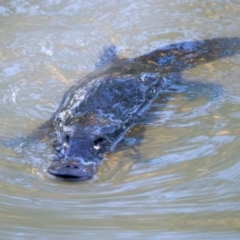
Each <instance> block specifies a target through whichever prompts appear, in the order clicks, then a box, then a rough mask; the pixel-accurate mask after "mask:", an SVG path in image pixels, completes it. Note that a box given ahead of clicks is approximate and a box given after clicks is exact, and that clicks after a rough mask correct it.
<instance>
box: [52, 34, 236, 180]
mask: <svg viewBox="0 0 240 240" xmlns="http://www.w3.org/2000/svg"><path fill="white" fill-rule="evenodd" d="M237 53H240V38H238V37H235V38H215V39H209V40H203V41H195V42H181V43H177V44H172V45H169V46H167V47H163V48H161V49H157V50H155V51H153V52H150V53H148V54H145V55H143V56H140V57H136V58H133V59H118V58H117V57H115V56H114V57H113V58H112V59H111V61H109V62H108V64H105V63H103V64H102V67H101V68H99V69H97V70H96V71H95V72H93V73H91V74H89V75H88V76H86V77H85V78H84V79H82V80H80V81H79V82H77V83H76V84H75V85H74V86H72V87H71V88H70V89H69V90H68V91H67V92H66V93H65V95H64V97H63V100H62V102H61V104H60V106H59V108H58V110H57V111H56V112H55V113H54V114H53V116H52V118H51V119H50V122H51V124H52V133H53V134H52V135H53V136H54V143H53V146H54V148H55V149H56V157H55V159H54V160H53V162H52V164H51V166H50V167H49V168H48V172H49V173H50V174H52V175H55V176H57V177H62V178H77V179H79V180H87V179H90V178H91V177H93V176H94V174H95V173H96V171H97V168H98V166H99V164H100V163H101V160H102V159H103V154H104V153H107V152H110V151H113V149H114V148H115V146H116V145H117V144H118V142H119V141H120V140H121V139H122V138H123V137H124V135H125V134H126V133H127V132H128V130H129V129H130V128H132V127H133V126H134V125H135V124H136V123H137V122H138V119H139V117H140V115H141V114H142V113H143V112H144V111H146V110H147V109H148V108H149V106H150V105H151V103H152V102H153V101H154V99H155V98H156V97H157V96H158V95H159V94H160V93H161V91H162V90H164V89H165V88H166V87H167V86H168V84H169V81H168V80H169V79H171V78H173V76H174V73H179V72H181V71H184V70H186V69H190V68H193V67H195V66H196V65H199V64H204V63H207V62H211V61H214V60H216V59H219V58H222V57H228V56H233V55H235V54H237ZM112 55H114V54H112Z"/></svg>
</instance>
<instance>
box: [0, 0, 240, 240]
mask: <svg viewBox="0 0 240 240" xmlns="http://www.w3.org/2000/svg"><path fill="white" fill-rule="evenodd" d="M239 22H240V4H239V3H238V1H233V0H232V1H231V0H228V1H227V0H226V1H224V0H223V1H215V2H210V1H207V0H206V1H204V0H203V1H197V0H192V1H190V0H186V1H177V0H173V1H170V2H166V1H163V0H160V1H156V0H155V1H154V0H152V1H151V0H148V1H146V0H145V1H142V0H139V1H128V0H126V1H100V0H99V1H96V0H94V1H80V0H78V1H76V0H75V1H71V0H67V1H66V0H65V1H63V0H55V1H54V0H45V1H43V0H42V1H34V0H31V1H30V0H24V1H17V0H12V1H2V2H1V4H0V24H1V28H0V31H1V35H0V68H1V71H0V75H1V77H0V113H1V114H0V121H1V127H0V135H1V138H2V139H5V140H6V139H16V138H17V139H20V141H19V142H18V144H14V146H13V148H10V147H6V146H4V145H3V146H2V145H1V146H0V156H1V161H0V215H1V218H0V232H1V239H33V238H34V239H66V238H71V239H93V238H97V239H147V238H148V239H239V238H240V173H239V172H240V171H239V170H240V158H239V146H240V140H239V137H238V136H239V132H240V122H239V118H240V97H239V92H240V83H239V73H240V56H234V57H231V58H227V59H221V60H219V61H215V62H213V63H209V64H206V65H203V66H199V67H197V68H195V69H192V70H189V71H186V72H184V73H183V76H184V78H185V79H186V81H188V82H189V81H190V82H191V84H188V85H187V87H186V88H185V90H184V91H183V93H182V94H177V95H174V96H162V97H161V98H159V99H158V100H157V101H156V102H155V103H154V105H153V107H152V108H151V109H150V110H149V111H148V112H147V113H146V114H145V116H144V119H143V123H144V124H140V125H139V126H137V127H136V128H134V129H133V130H132V131H131V132H130V133H129V134H128V136H127V139H126V141H125V143H123V144H120V145H119V146H118V148H117V149H116V151H115V152H114V153H111V154H108V155H106V161H104V162H103V164H102V166H101V167H100V168H99V171H98V174H97V175H96V176H95V177H94V179H92V180H90V181H88V182H82V183H73V182H65V181H59V180H58V179H56V178H54V177H51V176H49V175H48V174H47V172H46V169H47V166H48V165H49V163H50V161H51V157H52V156H53V154H54V152H53V150H52V148H51V142H50V141H49V139H47V138H45V139H43V140H42V141H40V142H30V143H28V144H26V145H25V146H22V145H23V143H24V141H23V139H24V138H25V137H26V136H27V135H28V134H30V133H31V132H33V131H34V130H35V129H37V127H38V126H39V125H40V124H41V123H43V122H44V121H46V120H48V119H49V118H50V116H51V114H52V113H53V112H54V111H55V110H56V108H57V107H58V104H59V102H60V100H61V98H62V96H63V93H64V92H65V91H66V90H67V89H68V88H69V87H70V86H71V85H72V84H73V83H74V82H75V81H77V80H79V79H81V78H82V77H84V76H85V75H86V74H88V73H90V72H91V71H93V70H94V65H95V63H96V62H97V60H98V57H99V55H100V54H101V51H102V49H103V48H104V47H107V46H109V45H111V44H114V45H115V46H117V49H118V52H119V56H121V57H135V56H138V55H141V54H144V53H146V52H149V51H151V50H154V49H156V48H159V47H162V46H165V45H167V44H171V43H174V42H178V41H187V40H199V39H206V38H213V37H228V36H229V37H232V36H239V35H240V26H239ZM206 83H209V84H206ZM217 86H218V87H217ZM166 99H167V100H168V102H167V104H164V103H165V101H163V100H166ZM21 139H22V140H21Z"/></svg>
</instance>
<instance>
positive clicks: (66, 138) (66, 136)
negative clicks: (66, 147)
mask: <svg viewBox="0 0 240 240" xmlns="http://www.w3.org/2000/svg"><path fill="white" fill-rule="evenodd" d="M64 140H65V142H66V143H67V144H68V143H69V142H70V136H69V134H66V135H65V136H64Z"/></svg>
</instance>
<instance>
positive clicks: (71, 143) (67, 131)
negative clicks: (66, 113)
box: [48, 114, 124, 180]
mask: <svg viewBox="0 0 240 240" xmlns="http://www.w3.org/2000/svg"><path fill="white" fill-rule="evenodd" d="M123 131H124V127H123V126H122V124H121V123H117V122H115V121H112V120H109V119H108V118H103V117H101V118H100V117H96V115H94V114H89V115H87V116H84V117H73V118H70V119H68V120H67V121H66V122H65V124H64V126H61V129H58V131H56V133H57V136H56V142H55V143H54V148H55V149H56V152H57V154H56V157H55V159H54V161H53V162H52V164H51V165H50V167H49V168H48V172H49V173H50V174H52V175H54V176H57V177H62V178H75V179H77V180H87V179H90V178H92V177H93V176H94V174H95V173H96V171H97V168H98V166H99V164H100V162H101V160H102V159H103V154H104V153H106V152H108V151H109V150H110V149H111V148H112V147H113V145H114V143H115V142H116V141H118V140H117V139H118V137H119V136H120V135H121V133H122V132H123Z"/></svg>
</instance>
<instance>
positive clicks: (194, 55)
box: [137, 37, 240, 72]
mask: <svg viewBox="0 0 240 240" xmlns="http://www.w3.org/2000/svg"><path fill="white" fill-rule="evenodd" d="M238 53H240V37H233V38H213V39H207V40H202V41H192V42H180V43H175V44H171V45H168V46H166V47H163V48H161V49H158V50H155V51H153V52H150V53H148V54H146V55H143V56H141V57H139V58H137V61H138V60H139V61H141V62H142V63H145V62H146V64H151V63H152V64H156V65H158V66H159V67H161V68H162V69H161V71H163V72H179V71H183V70H185V69H190V68H193V67H195V66H196V65H200V64H204V63H208V62H211V61H214V60H217V59H219V58H224V57H229V56H233V55H235V54H238Z"/></svg>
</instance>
